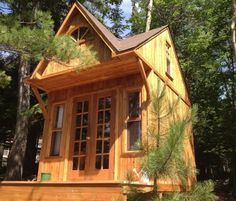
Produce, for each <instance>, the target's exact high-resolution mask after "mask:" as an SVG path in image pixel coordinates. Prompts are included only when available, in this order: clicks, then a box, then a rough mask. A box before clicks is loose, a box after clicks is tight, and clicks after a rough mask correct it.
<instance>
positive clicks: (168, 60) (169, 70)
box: [165, 41, 173, 81]
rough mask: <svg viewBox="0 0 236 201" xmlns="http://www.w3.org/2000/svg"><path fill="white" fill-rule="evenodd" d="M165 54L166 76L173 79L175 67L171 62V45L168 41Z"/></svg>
mask: <svg viewBox="0 0 236 201" xmlns="http://www.w3.org/2000/svg"><path fill="white" fill-rule="evenodd" d="M165 55H166V76H167V77H168V78H169V79H170V80H171V81H173V67H172V62H171V45H170V43H168V42H167V41H166V44H165Z"/></svg>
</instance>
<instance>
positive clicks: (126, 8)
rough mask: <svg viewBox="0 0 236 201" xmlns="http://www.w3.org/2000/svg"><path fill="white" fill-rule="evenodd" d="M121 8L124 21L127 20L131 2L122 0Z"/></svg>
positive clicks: (129, 14)
mask: <svg viewBox="0 0 236 201" xmlns="http://www.w3.org/2000/svg"><path fill="white" fill-rule="evenodd" d="M121 8H122V10H123V12H124V16H125V18H126V19H128V18H129V17H130V16H131V11H132V9H131V0H123V2H122V4H121Z"/></svg>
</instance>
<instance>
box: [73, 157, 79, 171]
mask: <svg viewBox="0 0 236 201" xmlns="http://www.w3.org/2000/svg"><path fill="white" fill-rule="evenodd" d="M73 170H78V158H73Z"/></svg>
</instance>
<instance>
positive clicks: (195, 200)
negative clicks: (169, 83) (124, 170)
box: [129, 81, 217, 201]
mask: <svg viewBox="0 0 236 201" xmlns="http://www.w3.org/2000/svg"><path fill="white" fill-rule="evenodd" d="M166 90H167V89H166V86H165V84H162V85H161V82H160V81H159V82H158V87H157V92H153V93H152V94H153V97H152V113H153V115H152V116H153V119H152V124H151V125H150V127H149V129H148V137H147V140H146V142H144V143H143V146H142V149H143V151H144V153H145V154H144V156H143V158H142V159H141V168H142V171H143V172H145V174H146V175H147V176H148V177H149V178H151V179H153V180H154V187H153V191H152V192H150V193H141V192H138V191H136V189H133V191H132V192H131V194H130V198H129V199H130V200H132V201H138V200H144V199H145V200H153V201H154V200H155V201H159V200H160V201H169V200H171V201H180V200H181V201H200V200H201V201H202V200H204V201H214V200H216V198H217V197H216V196H215V195H214V194H213V193H212V191H213V190H214V185H213V183H212V182H211V181H206V182H204V183H197V184H195V185H194V186H193V187H192V190H191V191H189V183H188V180H189V179H190V180H192V181H194V180H195V179H194V177H195V174H196V170H195V166H194V164H193V163H192V162H191V161H190V160H189V159H188V158H186V155H185V150H184V146H185V145H186V143H185V142H186V141H191V135H190V134H189V133H188V131H189V129H191V125H192V124H193V123H194V121H195V119H196V110H197V109H196V106H193V107H192V109H190V110H189V111H188V113H187V114H186V115H184V116H182V117H181V116H180V115H179V111H178V108H179V107H178V105H179V104H180V101H179V100H178V99H176V100H172V101H171V102H170V101H168V100H167V94H166ZM170 119H171V120H170ZM162 179H164V180H168V181H171V182H173V183H179V182H180V183H181V187H182V191H183V192H174V193H173V192H172V193H166V194H162V193H159V191H158V190H159V189H158V184H157V181H158V180H162Z"/></svg>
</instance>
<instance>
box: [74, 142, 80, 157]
mask: <svg viewBox="0 0 236 201" xmlns="http://www.w3.org/2000/svg"><path fill="white" fill-rule="evenodd" d="M78 154H79V143H75V144H74V155H78Z"/></svg>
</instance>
